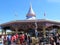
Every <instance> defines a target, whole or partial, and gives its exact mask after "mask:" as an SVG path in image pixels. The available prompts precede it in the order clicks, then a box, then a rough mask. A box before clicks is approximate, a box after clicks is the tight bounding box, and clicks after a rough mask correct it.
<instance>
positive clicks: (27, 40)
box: [3, 33, 32, 45]
mask: <svg viewBox="0 0 60 45" xmlns="http://www.w3.org/2000/svg"><path fill="white" fill-rule="evenodd" d="M31 43H32V39H31V37H30V36H29V35H28V36H27V34H24V33H21V34H19V35H18V34H13V35H4V38H3V44H4V45H31Z"/></svg>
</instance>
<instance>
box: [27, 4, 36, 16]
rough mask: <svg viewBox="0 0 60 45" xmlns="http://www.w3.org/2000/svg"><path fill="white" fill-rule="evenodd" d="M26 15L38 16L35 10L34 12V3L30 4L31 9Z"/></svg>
mask: <svg viewBox="0 0 60 45" xmlns="http://www.w3.org/2000/svg"><path fill="white" fill-rule="evenodd" d="M26 16H27V17H29V16H36V15H35V12H34V11H33V9H32V5H30V8H29V11H28V13H27V15H26Z"/></svg>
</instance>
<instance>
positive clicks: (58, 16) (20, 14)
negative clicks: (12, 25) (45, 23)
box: [0, 0, 60, 24]
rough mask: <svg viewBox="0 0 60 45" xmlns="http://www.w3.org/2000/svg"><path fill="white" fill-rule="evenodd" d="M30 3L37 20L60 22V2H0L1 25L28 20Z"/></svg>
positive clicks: (41, 0) (30, 0) (20, 0)
mask: <svg viewBox="0 0 60 45" xmlns="http://www.w3.org/2000/svg"><path fill="white" fill-rule="evenodd" d="M30 2H31V3H32V7H33V10H34V12H35V13H36V18H37V19H43V18H46V19H50V20H59V21H60V0H0V24H1V23H6V22H10V21H14V20H24V19H26V14H27V12H28V10H29V7H30ZM44 12H45V14H46V16H45V17H44ZM15 15H17V16H15Z"/></svg>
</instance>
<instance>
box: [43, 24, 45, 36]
mask: <svg viewBox="0 0 60 45" xmlns="http://www.w3.org/2000/svg"><path fill="white" fill-rule="evenodd" d="M43 35H44V37H46V30H45V24H44V25H43Z"/></svg>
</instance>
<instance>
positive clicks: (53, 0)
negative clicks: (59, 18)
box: [47, 0, 60, 3]
mask: <svg viewBox="0 0 60 45" xmlns="http://www.w3.org/2000/svg"><path fill="white" fill-rule="evenodd" d="M47 1H48V2H57V3H58V2H60V0H47Z"/></svg>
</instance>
